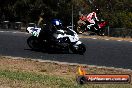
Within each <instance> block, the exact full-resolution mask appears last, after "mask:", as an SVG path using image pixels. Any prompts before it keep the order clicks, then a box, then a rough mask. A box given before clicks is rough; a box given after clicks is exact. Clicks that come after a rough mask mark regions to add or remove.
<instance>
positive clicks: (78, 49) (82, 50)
mask: <svg viewBox="0 0 132 88" xmlns="http://www.w3.org/2000/svg"><path fill="white" fill-rule="evenodd" d="M70 49H71V51H72V52H73V53H77V54H80V55H83V54H84V53H85V51H86V47H85V45H84V44H79V45H76V46H72V47H71V48H70Z"/></svg>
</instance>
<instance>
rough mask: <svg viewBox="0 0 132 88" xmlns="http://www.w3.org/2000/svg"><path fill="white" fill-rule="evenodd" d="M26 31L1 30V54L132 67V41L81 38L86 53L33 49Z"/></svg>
mask: <svg viewBox="0 0 132 88" xmlns="http://www.w3.org/2000/svg"><path fill="white" fill-rule="evenodd" d="M29 36H30V35H29V34H27V33H24V32H16V31H0V55H4V56H13V57H23V58H33V59H42V60H50V61H59V62H68V63H80V64H88V65H97V66H107V67H116V68H125V69H132V42H128V41H116V40H102V39H96V38H94V39H91V38H81V39H80V40H81V41H82V42H83V43H84V44H85V45H86V48H87V51H86V53H85V54H84V55H78V54H72V53H56V52H52V53H47V52H38V51H32V50H31V49H30V48H29V47H28V46H27V44H26V39H27V38H28V37H29Z"/></svg>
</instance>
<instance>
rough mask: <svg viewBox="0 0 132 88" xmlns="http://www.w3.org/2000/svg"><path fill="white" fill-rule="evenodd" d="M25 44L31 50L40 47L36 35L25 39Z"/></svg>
mask: <svg viewBox="0 0 132 88" xmlns="http://www.w3.org/2000/svg"><path fill="white" fill-rule="evenodd" d="M27 44H28V46H29V47H30V48H31V49H33V50H39V49H40V44H39V41H38V37H35V36H30V37H29V38H28V39H27Z"/></svg>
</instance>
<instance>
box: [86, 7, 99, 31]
mask: <svg viewBox="0 0 132 88" xmlns="http://www.w3.org/2000/svg"><path fill="white" fill-rule="evenodd" d="M97 14H99V9H96V10H95V11H93V12H91V13H89V14H88V15H87V17H86V20H87V21H88V22H89V23H90V24H89V25H87V28H88V29H90V27H91V26H93V25H95V23H96V22H95V21H99V20H98V17H97Z"/></svg>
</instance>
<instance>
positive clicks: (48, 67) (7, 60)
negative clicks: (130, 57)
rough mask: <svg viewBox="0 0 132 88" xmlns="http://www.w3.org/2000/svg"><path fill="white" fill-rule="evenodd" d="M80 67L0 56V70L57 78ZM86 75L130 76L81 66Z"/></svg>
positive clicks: (72, 74)
mask: <svg viewBox="0 0 132 88" xmlns="http://www.w3.org/2000/svg"><path fill="white" fill-rule="evenodd" d="M79 66H80V65H79V64H78V65H69V64H61V63H55V62H39V61H34V60H31V59H29V58H25V59H23V58H17V59H14V57H5V56H0V69H1V70H7V69H8V70H14V71H26V72H35V73H40V74H51V75H59V76H69V77H71V76H75V75H76V74H77V72H78V71H77V70H78V67H79ZM81 66H83V67H84V69H85V70H86V71H87V73H88V74H132V71H131V70H127V69H115V68H106V67H97V66H90V65H81Z"/></svg>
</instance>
